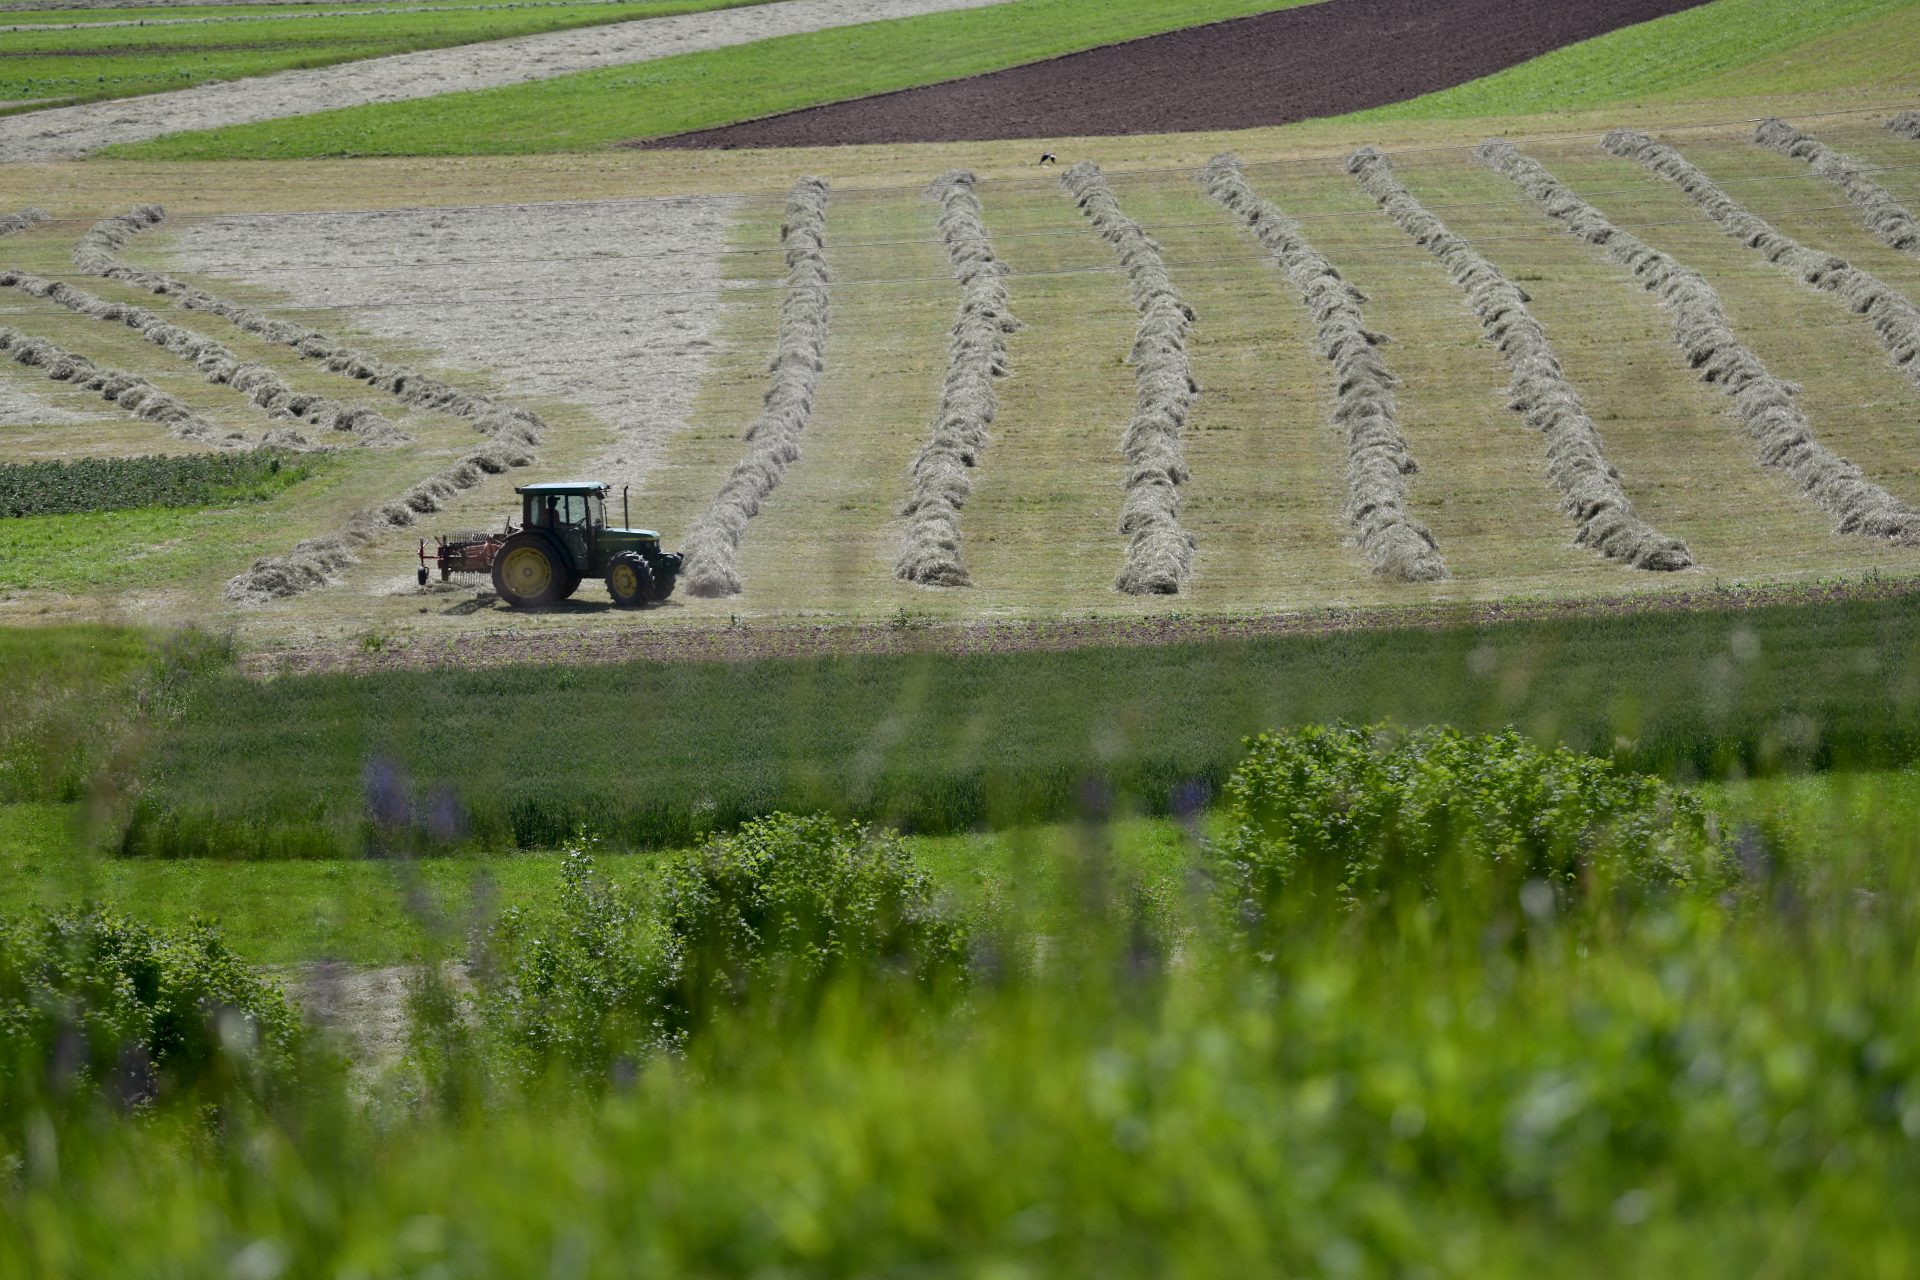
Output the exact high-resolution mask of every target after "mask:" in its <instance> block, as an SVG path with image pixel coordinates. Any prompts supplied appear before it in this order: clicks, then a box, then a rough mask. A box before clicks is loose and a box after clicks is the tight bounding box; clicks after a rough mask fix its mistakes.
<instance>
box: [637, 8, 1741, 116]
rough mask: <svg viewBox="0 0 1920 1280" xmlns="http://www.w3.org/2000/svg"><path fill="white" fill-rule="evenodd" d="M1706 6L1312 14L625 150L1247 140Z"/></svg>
mask: <svg viewBox="0 0 1920 1280" xmlns="http://www.w3.org/2000/svg"><path fill="white" fill-rule="evenodd" d="M1705 2H1706V0H1547V2H1544V3H1543V0H1323V2H1322V3H1320V4H1312V5H1308V6H1306V7H1304V8H1297V9H1285V10H1282V11H1280V12H1278V13H1267V14H1260V15H1257V16H1255V17H1251V18H1237V19H1234V20H1232V21H1230V22H1218V23H1213V24H1211V25H1208V26H1203V27H1189V28H1187V29H1185V30H1182V31H1174V32H1169V33H1168V34H1166V35H1159V36H1149V37H1147V38H1145V39H1142V40H1129V41H1127V42H1126V43H1124V44H1115V45H1107V46H1105V47H1103V48H1099V49H1090V50H1087V51H1086V52H1084V53H1075V54H1068V55H1066V56H1065V57H1060V58H1052V59H1049V60H1047V61H1045V62H1036V63H1031V64H1029V65H1027V66H1023V67H1014V68H1012V69H1010V70H1007V71H996V72H993V73H991V74H988V75H981V76H973V77H971V78H969V79H965V80H953V81H948V82H947V83H945V84H936V85H928V86H926V87H924V88H919V89H906V90H902V91H900V92H898V93H886V94H878V95H875V96H873V97H870V98H859V99H855V100H854V101H851V102H842V103H835V104H833V105H830V106H824V107H812V108H809V109H807V110H804V111H793V112H788V113H787V114H785V115H778V116H769V117H767V118H766V119H763V120H753V121H748V122H746V123H744V124H737V125H728V126H725V127H722V128H717V129H702V130H699V131H697V132H694V133H683V134H678V135H676V136H674V137H670V138H663V139H657V140H654V141H651V142H644V143H639V144H636V145H642V146H651V147H816V146H837V145H853V144H859V143H872V142H895V143H897V142H982V141H992V140H996V139H1005V138H1065V137H1105V136H1112V135H1115V134H1134V133H1180V132H1189V131H1197V130H1217V129H1252V128H1258V127H1261V126H1264V125H1278V124H1291V123H1293V122H1294V121H1296V120H1307V119H1311V118H1313V117H1316V116H1333V115H1341V114H1344V113H1346V112H1349V111H1361V110H1365V109H1366V108H1368V107H1378V106H1383V105H1385V104H1387V103H1390V102H1402V101H1405V100H1406V99H1408V98H1415V97H1418V96H1420V95H1421V94H1423V93H1432V92H1434V91H1435V90H1439V89H1447V88H1451V87H1453V86H1454V85H1457V84H1464V83H1466V82H1467V81H1469V80H1477V79H1479V78H1480V77H1482V76H1487V75H1492V74H1493V73H1494V72H1496V71H1501V70H1504V69H1506V68H1507V67H1511V66H1513V65H1515V64H1516V63H1520V62H1525V61H1527V60H1528V59H1529V58H1537V57H1539V56H1540V55H1541V54H1543V53H1551V52H1552V51H1553V50H1555V49H1558V48H1561V47H1562V46H1565V45H1569V44H1574V43H1576V42H1578V41H1581V40H1589V39H1592V38H1593V37H1594V36H1599V35H1605V34H1606V33H1607V32H1609V31H1613V30H1615V29H1617V28H1620V27H1626V26H1632V25H1633V24H1635V23H1639V22H1646V21H1648V20H1650V19H1653V18H1659V17H1663V16H1665V15H1667V14H1670V13H1678V12H1680V11H1681V10H1683V9H1692V8H1696V7H1697V6H1699V5H1700V4H1703V3H1705Z"/></svg>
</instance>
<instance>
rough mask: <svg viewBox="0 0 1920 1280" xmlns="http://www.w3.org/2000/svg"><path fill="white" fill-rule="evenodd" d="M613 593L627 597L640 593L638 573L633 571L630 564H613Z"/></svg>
mask: <svg viewBox="0 0 1920 1280" xmlns="http://www.w3.org/2000/svg"><path fill="white" fill-rule="evenodd" d="M613 593H614V594H615V595H618V596H625V597H626V598H628V599H632V598H633V597H634V596H637V595H639V594H640V575H639V574H637V573H635V572H634V571H633V566H632V565H630V564H617V565H615V566H613Z"/></svg>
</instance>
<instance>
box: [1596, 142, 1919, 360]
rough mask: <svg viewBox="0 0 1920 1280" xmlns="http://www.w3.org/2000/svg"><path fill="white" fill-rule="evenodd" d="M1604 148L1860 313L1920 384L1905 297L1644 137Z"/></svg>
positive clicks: (1914, 317) (1915, 328)
mask: <svg viewBox="0 0 1920 1280" xmlns="http://www.w3.org/2000/svg"><path fill="white" fill-rule="evenodd" d="M1600 145H1601V146H1602V147H1604V148H1606V149H1607V150H1608V151H1609V152H1611V153H1613V154H1614V155H1616V156H1620V157H1622V158H1624V159H1628V160H1637V161H1639V162H1640V163H1641V164H1642V165H1644V166H1646V168H1647V169H1649V170H1651V171H1652V172H1653V173H1655V174H1657V175H1658V176H1660V177H1662V178H1665V179H1666V180H1667V181H1669V182H1671V183H1673V184H1674V185H1675V186H1677V187H1679V188H1680V189H1681V190H1682V191H1684V192H1686V193H1687V195H1689V196H1691V197H1692V198H1693V200H1694V202H1695V203H1696V204H1698V205H1699V206H1700V208H1701V209H1702V211H1704V212H1705V213H1706V215H1707V216H1708V217H1709V218H1711V219H1713V221H1714V222H1715V223H1716V224H1717V225H1718V226H1719V227H1720V229H1721V230H1722V231H1725V232H1726V233H1727V234H1728V235H1730V236H1732V237H1734V238H1735V239H1737V240H1739V241H1740V243H1742V244H1744V245H1746V246H1747V247H1748V248H1749V249H1755V250H1758V251H1759V252H1760V253H1762V254H1764V255H1765V256H1766V259H1767V261H1769V262H1772V263H1774V264H1775V265H1777V266H1779V267H1780V268H1781V269H1782V270H1783V271H1786V272H1787V273H1789V274H1790V275H1792V276H1793V277H1794V278H1795V279H1796V280H1798V281H1800V282H1801V283H1802V284H1804V285H1808V286H1809V287H1811V288H1815V289H1821V290H1824V291H1825V292H1827V293H1831V294H1834V295H1836V296H1837V297H1839V298H1840V300H1841V301H1843V302H1845V303H1846V304H1847V306H1848V307H1849V308H1851V309H1852V310H1853V311H1854V313H1855V314H1857V315H1864V316H1866V317H1867V318H1868V319H1869V320H1871V321H1872V322H1873V331H1874V333H1876V334H1877V335H1879V338H1880V344H1881V345H1882V346H1884V347H1885V348H1886V349H1887V354H1889V355H1891V356H1892V357H1893V362H1894V364H1895V365H1897V366H1899V367H1900V368H1901V369H1902V370H1904V371H1905V372H1906V375H1907V376H1908V377H1909V378H1911V379H1913V381H1914V382H1915V383H1920V309H1917V308H1915V307H1914V305H1913V303H1912V302H1911V301H1910V300H1909V299H1908V298H1907V296H1906V295H1905V294H1903V293H1901V292H1900V291H1899V290H1898V289H1895V288H1894V287H1893V286H1892V285H1890V284H1888V283H1887V282H1886V281H1884V280H1882V279H1880V278H1879V277H1878V276H1875V275H1872V274H1870V273H1869V272H1865V271H1862V270H1860V269H1859V268H1858V267H1856V266H1854V265H1852V264H1851V263H1849V262H1848V261H1847V260H1846V259H1845V258H1842V257H1838V256H1837V255H1835V254H1831V253H1826V252H1823V251H1821V250H1818V249H1809V248H1807V247H1806V246H1805V245H1802V244H1800V243H1799V242H1797V241H1795V240H1793V239H1790V238H1789V237H1787V236H1785V235H1782V234H1781V233H1780V232H1779V231H1778V230H1777V229H1775V228H1774V227H1773V226H1771V225H1770V224H1769V223H1767V222H1766V221H1765V220H1764V219H1761V218H1757V217H1755V216H1754V215H1753V214H1751V213H1748V212H1747V211H1746V210H1745V209H1743V208H1741V207H1740V205H1739V203H1738V202H1736V201H1735V200H1734V199H1733V198H1732V197H1731V196H1729V195H1728V194H1727V193H1726V192H1724V191H1722V190H1721V189H1720V188H1719V187H1717V186H1715V185H1714V184H1713V181H1712V180H1711V179H1710V178H1708V177H1707V175H1705V174H1704V173H1701V172H1700V170H1698V169H1696V168H1694V166H1693V165H1691V164H1689V163H1688V162H1687V160H1686V158H1685V157H1684V156H1682V155H1681V154H1680V153H1679V152H1678V151H1675V150H1674V149H1673V148H1672V147H1669V146H1667V145H1665V144H1664V143H1660V142H1655V141H1654V140H1653V139H1652V138H1649V137H1648V136H1647V135H1646V134H1644V133H1638V132H1635V131H1634V130H1632V129H1615V130H1613V131H1612V132H1611V133H1609V134H1607V136H1606V137H1605V138H1604V139H1603V140H1602V141H1601V143H1600Z"/></svg>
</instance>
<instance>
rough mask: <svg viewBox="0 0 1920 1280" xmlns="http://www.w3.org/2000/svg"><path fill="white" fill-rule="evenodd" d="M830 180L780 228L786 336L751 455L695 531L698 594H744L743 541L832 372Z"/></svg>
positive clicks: (777, 348)
mask: <svg viewBox="0 0 1920 1280" xmlns="http://www.w3.org/2000/svg"><path fill="white" fill-rule="evenodd" d="M826 226H827V180H826V179H825V178H816V177H805V178H802V179H800V180H799V181H798V182H796V183H794V184H793V189H792V191H790V192H789V193H788V195H787V216H786V221H785V222H784V223H783V224H782V225H781V227H780V243H781V246H782V248H783V249H784V251H785V255H786V264H787V279H786V291H785V296H784V297H783V298H782V300H781V303H780V331H779V335H778V337H777V338H776V339H775V342H774V351H773V358H772V360H771V361H770V362H769V364H768V372H769V373H771V374H772V375H773V379H772V383H771V384H770V385H769V386H768V388H767V391H766V398H765V408H764V410H763V411H762V413H761V414H760V416H759V417H758V418H755V419H754V421H753V423H752V424H751V425H750V426H748V428H747V430H746V433H745V439H746V442H747V451H746V454H745V455H744V456H743V457H742V458H741V459H740V461H739V462H737V463H735V464H734V467H733V470H732V471H731V472H729V473H728V475H727V478H726V481H725V482H724V483H723V484H722V485H721V486H720V492H719V493H718V494H716V495H715V496H714V499H713V502H712V503H711V504H709V506H708V507H707V509H706V511H704V512H703V513H701V515H700V517H699V518H698V519H697V520H695V521H694V523H693V527H692V528H691V529H689V530H688V531H687V540H686V544H685V550H684V554H685V556H686V560H685V563H684V564H683V565H682V566H681V570H680V580H681V581H682V582H684V583H685V584H686V586H687V590H688V591H690V592H692V593H693V594H694V595H697V596H730V595H738V594H739V593H740V590H741V583H740V563H739V557H740V541H741V539H742V538H743V537H745V536H746V531H747V522H748V521H749V520H751V519H753V517H754V516H756V515H758V514H759V512H760V507H761V504H762V503H764V502H765V501H766V499H767V496H768V495H769V494H771V493H772V492H773V491H774V490H775V489H777V488H778V487H779V486H780V481H781V478H782V477H783V476H785V475H786V473H787V468H788V467H789V466H791V465H792V464H793V463H794V462H796V461H797V460H798V459H799V457H800V436H801V433H802V432H803V431H805V430H806V426H807V420H808V419H809V418H811V417H812V416H813V400H814V393H815V391H816V389H817V388H818V386H819V381H820V371H821V370H822V369H824V368H825V367H826V352H827V305H828V299H827V292H828V289H827V286H828V283H829V280H830V278H831V277H830V275H829V273H828V271H827V256H826Z"/></svg>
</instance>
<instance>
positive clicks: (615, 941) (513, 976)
mask: <svg viewBox="0 0 1920 1280" xmlns="http://www.w3.org/2000/svg"><path fill="white" fill-rule="evenodd" d="M591 849H592V845H591V843H590V842H587V841H576V842H575V843H574V845H573V846H572V847H571V848H569V850H568V851H567V856H566V861H565V864H564V868H563V873H562V886H561V890H560V895H559V899H558V901H557V902H556V903H555V904H554V907H553V908H552V909H551V910H549V911H529V910H526V909H523V908H515V909H512V910H509V911H507V912H505V913H503V915H502V917H501V919H500V920H499V921H498V922H497V923H496V924H495V926H494V928H493V930H492V931H491V934H490V936H489V938H488V940H487V941H488V945H487V946H486V947H485V948H484V950H483V952H482V954H481V956H480V958H479V960H478V962H477V964H476V965H475V973H476V977H477V979H478V982H479V985H480V987H481V1000H480V1006H481V1009H482V1012H483V1014H484V1017H485V1021H486V1023H487V1025H488V1027H489V1028H490V1030H491V1031H492V1032H493V1034H494V1035H495V1037H496V1042H497V1043H498V1044H500V1045H501V1046H502V1047H503V1048H504V1049H505V1050H506V1051H507V1052H508V1054H509V1055H510V1056H511V1057H512V1059H513V1060H514V1061H515V1062H516V1063H517V1065H518V1066H519V1067H520V1068H521V1070H522V1071H523V1072H525V1073H527V1074H538V1073H540V1072H543V1071H545V1070H547V1069H548V1068H550V1067H552V1066H555V1065H561V1064H564V1065H565V1066H567V1067H569V1068H571V1069H573V1070H575V1071H578V1072H582V1073H585V1074H587V1075H589V1076H594V1077H601V1078H604V1077H606V1076H608V1075H610V1074H619V1073H620V1072H621V1071H622V1070H624V1069H625V1067H627V1066H629V1065H631V1064H633V1063H635V1062H637V1061H638V1060H639V1058H641V1057H644V1056H645V1055H647V1054H650V1053H654V1052H658V1051H660V1050H662V1049H672V1048H677V1047H679V1046H681V1045H683V1044H685V1042H686V1040H687V1038H688V1036H690V1035H691V1034H692V1033H694V1032H695V1031H697V1030H698V1029H699V1028H700V1027H701V1026H703V1025H704V1024H706V1023H707V1022H708V1021H710V1020H711V1019H712V1018H713V1016H714V1015H715V1014H716V1013H718V1012H720V1011H721V1010H723V1009H726V1008H734V1007H740V1006H744V1005H749V1004H753V1005H759V1006H762V1007H768V1008H772V1009H773V1010H775V1011H776V1012H777V1013H778V1014H780V1015H781V1016H787V1015H798V1016H806V1015H807V1014H810V1013H811V1011H812V1009H813V1006H814V1002H815V1000H816V999H817V997H818V995H819V994H820V992H822V991H823V990H824V989H825V988H826V986H827V985H828V983H829V982H830V981H832V980H834V979H836V978H840V977H859V978H872V979H877V980H879V981H880V982H883V983H884V982H891V981H896V980H908V981H911V982H912V983H914V984H917V986H919V987H921V988H941V987H945V986H948V985H950V984H956V983H959V982H962V981H964V978H965V972H966V955H967V939H968V932H967V929H966V927H965V925H964V924H963V923H962V922H961V921H960V920H959V919H957V918H956V917H955V916H954V915H952V914H950V913H949V912H947V911H946V910H945V909H943V908H942V906H941V905H940V904H939V903H937V902H936V901H935V895H934V888H933V883H932V881H931V880H930V879H929V878H928V876H927V874H926V872H925V871H923V870H922V869H921V868H920V866H919V865H918V864H917V863H916V862H915V860H914V858H913V856H912V854H911V853H910V852H908V850H907V848H906V846H905V845H904V844H903V843H902V842H901V841H900V839H899V837H898V836H896V835H893V834H892V833H885V834H881V833H875V832H869V831H866V830H863V829H862V828H860V827H858V826H843V825H840V824H838V823H836V822H834V821H833V820H831V819H828V818H822V817H794V816H791V815H787V814H776V815H774V816H772V817H769V818H764V819H760V820H758V821H754V822H750V823H748V824H746V826H744V827H742V828H741V830H740V831H739V832H738V833H736V834H734V835H731V836H726V837H721V838H717V839H714V840H712V841H710V842H709V843H708V844H707V845H705V846H704V847H702V848H700V849H696V850H692V851H690V852H687V853H684V854H681V855H678V856H677V857H676V858H675V859H674V860H673V861H671V862H670V863H669V864H668V865H667V866H666V867H665V868H663V870H662V872H661V875H660V878H659V881H658V883H657V885H655V886H653V887H654V888H655V889H656V890H657V892H656V893H654V894H652V895H651V896H650V895H648V894H647V892H646V891H645V888H643V887H642V886H638V885H631V884H629V885H611V884H608V883H606V882H605V881H604V880H602V879H601V878H600V877H599V876H598V875H597V874H596V870H595V863H594V859H593V856H592V852H591Z"/></svg>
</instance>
